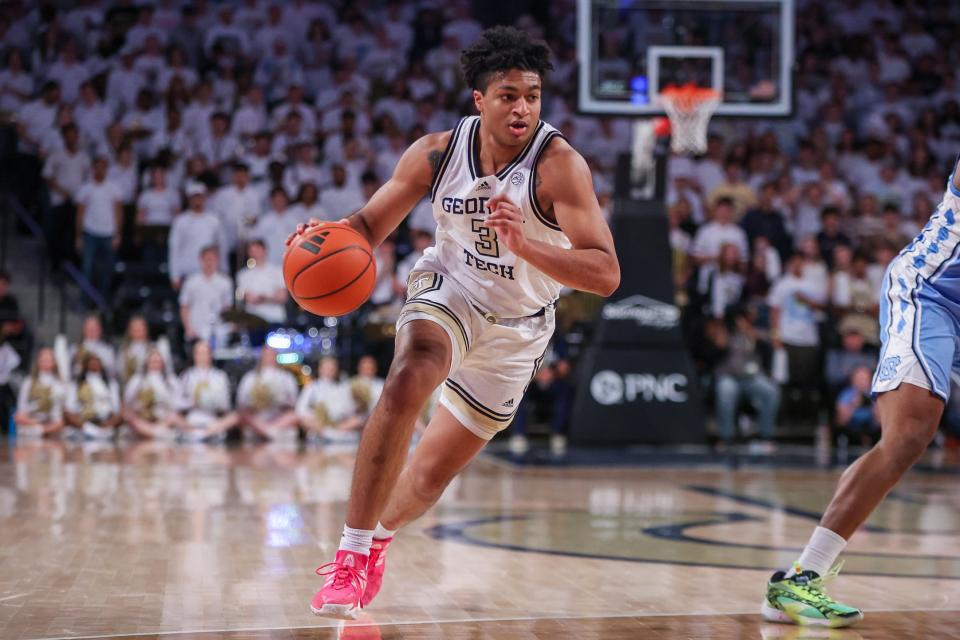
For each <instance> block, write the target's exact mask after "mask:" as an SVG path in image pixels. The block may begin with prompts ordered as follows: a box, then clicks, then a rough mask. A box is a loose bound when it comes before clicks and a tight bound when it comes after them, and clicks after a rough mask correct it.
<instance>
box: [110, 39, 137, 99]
mask: <svg viewBox="0 0 960 640" xmlns="http://www.w3.org/2000/svg"><path fill="white" fill-rule="evenodd" d="M134 62H136V52H135V50H134V49H133V47H131V46H130V45H129V44H127V45H125V46H124V48H123V50H121V51H120V64H119V66H117V67H114V69H113V71H111V72H110V76H109V77H108V78H107V101H108V102H109V103H110V104H111V105H113V109H114V110H115V111H117V112H120V113H122V112H124V111H127V110H129V109H132V108H133V106H134V104H136V102H137V94H138V93H139V92H140V89H141V88H142V87H143V85H144V82H145V81H144V78H143V75H142V74H141V73H140V72H139V71H137V70H136V69H135V68H134Z"/></svg>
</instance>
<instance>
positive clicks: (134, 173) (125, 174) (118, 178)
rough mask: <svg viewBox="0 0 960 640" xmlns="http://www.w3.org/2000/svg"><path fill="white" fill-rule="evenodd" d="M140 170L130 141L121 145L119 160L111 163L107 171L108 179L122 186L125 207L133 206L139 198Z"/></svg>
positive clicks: (121, 191)
mask: <svg viewBox="0 0 960 640" xmlns="http://www.w3.org/2000/svg"><path fill="white" fill-rule="evenodd" d="M139 176H140V171H139V168H138V166H137V159H136V156H134V155H133V147H131V146H130V144H128V143H124V144H122V145H121V146H120V153H118V154H117V161H116V162H114V163H113V164H111V165H110V169H109V170H108V171H107V180H109V181H111V182H113V183H114V184H115V185H117V186H118V187H120V193H121V195H122V200H123V205H124V207H127V206H130V207H131V213H132V212H133V210H132V207H133V204H134V202H136V198H137V186H138V185H137V180H138V178H139Z"/></svg>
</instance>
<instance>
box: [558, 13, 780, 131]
mask: <svg viewBox="0 0 960 640" xmlns="http://www.w3.org/2000/svg"><path fill="white" fill-rule="evenodd" d="M793 18H794V6H793V0H578V16H577V22H578V33H577V38H578V43H577V54H578V56H579V63H580V78H579V102H580V109H581V110H582V111H584V112H587V113H608V114H626V115H654V114H661V113H663V109H662V108H661V107H660V106H659V105H658V102H657V96H658V94H659V91H660V89H662V88H663V87H664V86H666V85H668V84H674V85H682V84H686V83H689V82H694V83H696V84H697V85H699V86H703V87H709V88H711V89H715V90H717V91H719V92H721V94H722V96H723V100H722V102H721V104H720V106H719V107H718V108H717V111H716V115H727V116H754V117H759V116H787V115H790V114H791V112H792V110H793V87H792V85H791V76H792V67H793V63H794V60H793V58H794V54H793V40H794V27H793Z"/></svg>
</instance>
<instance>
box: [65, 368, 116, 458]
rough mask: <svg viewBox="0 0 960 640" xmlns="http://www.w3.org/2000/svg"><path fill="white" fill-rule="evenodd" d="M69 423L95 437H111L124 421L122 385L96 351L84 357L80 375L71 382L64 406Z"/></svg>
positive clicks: (66, 420) (98, 438) (108, 438)
mask: <svg viewBox="0 0 960 640" xmlns="http://www.w3.org/2000/svg"><path fill="white" fill-rule="evenodd" d="M64 418H65V422H66V423H67V424H68V425H69V426H70V427H72V428H73V429H75V430H76V431H78V432H81V433H83V435H84V436H86V437H87V438H90V439H93V440H110V439H112V438H113V437H115V436H116V430H117V427H119V426H120V423H121V422H122V421H123V419H122V417H121V415H120V387H119V386H118V385H117V381H116V380H114V379H113V378H112V377H111V376H110V374H109V372H107V371H105V370H104V367H103V363H102V362H101V361H100V358H99V357H98V356H97V355H96V354H95V353H88V354H87V355H86V357H84V359H83V364H82V366H81V369H80V375H79V376H78V377H77V379H76V380H75V381H74V383H73V384H71V385H70V387H69V390H68V392H67V401H66V404H65V407H64Z"/></svg>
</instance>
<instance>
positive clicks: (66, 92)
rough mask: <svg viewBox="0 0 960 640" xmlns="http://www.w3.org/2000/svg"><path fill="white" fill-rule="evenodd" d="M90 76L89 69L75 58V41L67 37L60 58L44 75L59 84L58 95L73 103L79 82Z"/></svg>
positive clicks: (77, 94) (78, 88)
mask: <svg viewBox="0 0 960 640" xmlns="http://www.w3.org/2000/svg"><path fill="white" fill-rule="evenodd" d="M89 76H90V70H89V69H88V68H87V65H85V64H84V63H83V62H81V61H80V60H78V59H77V41H76V40H74V39H73V38H68V39H67V40H66V41H65V42H64V43H63V48H62V49H61V51H60V58H59V59H58V60H57V61H56V62H54V63H53V64H51V65H50V67H49V68H47V73H46V77H47V78H49V79H51V80H56V81H57V82H58V83H59V84H60V97H61V99H62V100H63V101H64V102H66V103H68V104H73V103H74V102H76V101H77V97H78V96H79V95H80V84H81V83H83V82H84V81H85V80H86V79H87V78H88V77H89Z"/></svg>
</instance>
